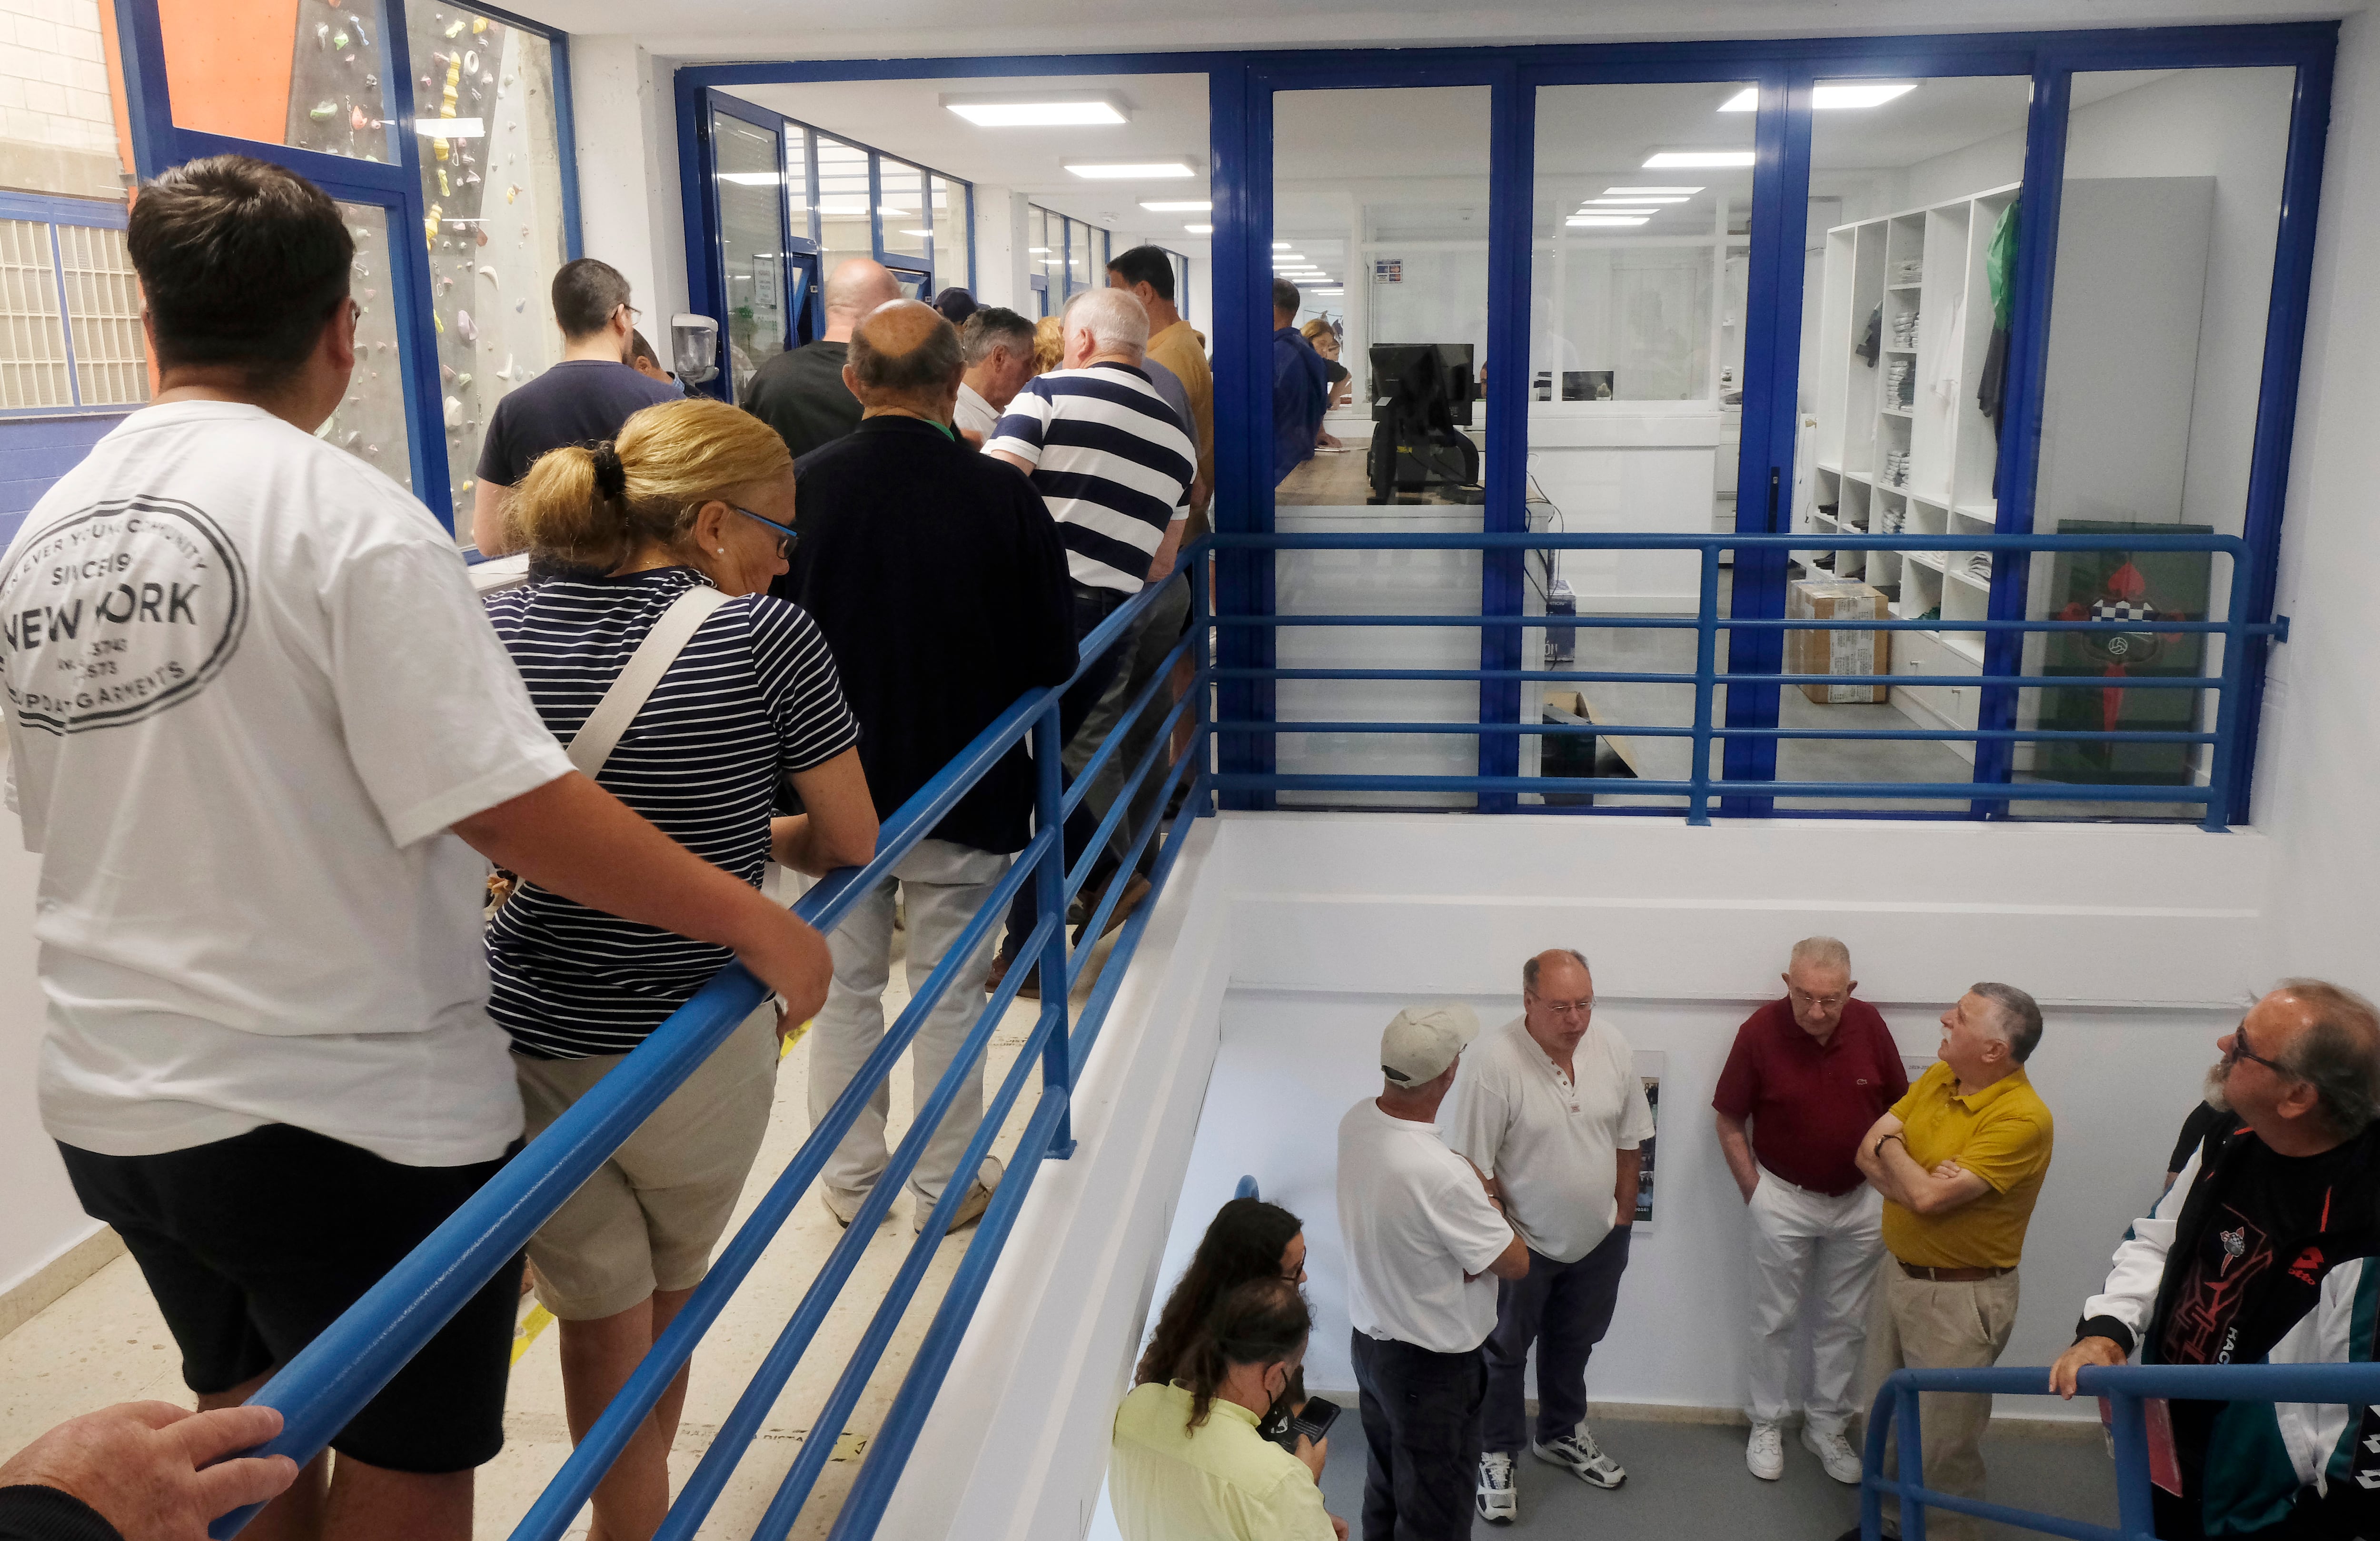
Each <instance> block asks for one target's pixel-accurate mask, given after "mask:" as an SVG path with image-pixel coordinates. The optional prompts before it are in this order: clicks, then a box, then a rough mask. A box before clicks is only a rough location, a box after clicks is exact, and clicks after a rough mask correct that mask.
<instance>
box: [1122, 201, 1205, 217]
mask: <svg viewBox="0 0 2380 1541" xmlns="http://www.w3.org/2000/svg"><path fill="white" fill-rule="evenodd" d="M1140 206H1141V207H1142V208H1144V209H1146V210H1147V211H1148V212H1150V213H1152V214H1203V213H1205V212H1207V211H1208V210H1209V209H1211V208H1213V207H1214V206H1215V204H1214V200H1212V199H1206V198H1170V199H1169V198H1160V199H1147V198H1144V199H1142V200H1140Z"/></svg>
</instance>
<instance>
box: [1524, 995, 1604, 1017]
mask: <svg viewBox="0 0 2380 1541" xmlns="http://www.w3.org/2000/svg"><path fill="white" fill-rule="evenodd" d="M1537 1004H1538V1005H1540V1006H1543V1007H1544V1008H1545V1009H1546V1010H1548V1011H1549V1012H1551V1013H1554V1015H1556V1016H1585V1015H1588V1014H1589V1013H1592V1012H1594V1010H1595V997H1593V996H1591V995H1590V996H1588V997H1587V998H1586V999H1585V1000H1584V1001H1547V1000H1543V999H1539V1000H1538V1001H1537Z"/></svg>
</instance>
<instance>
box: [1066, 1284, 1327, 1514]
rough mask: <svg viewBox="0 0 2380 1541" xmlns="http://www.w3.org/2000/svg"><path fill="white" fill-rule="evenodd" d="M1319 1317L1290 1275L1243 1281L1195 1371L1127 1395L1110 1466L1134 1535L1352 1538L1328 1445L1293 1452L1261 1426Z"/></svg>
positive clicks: (1211, 1329)
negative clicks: (1341, 1516)
mask: <svg viewBox="0 0 2380 1541" xmlns="http://www.w3.org/2000/svg"><path fill="white" fill-rule="evenodd" d="M1312 1322H1313V1318H1312V1317H1311V1315H1310V1314H1309V1313H1308V1311H1307V1309H1306V1305H1305V1299H1304V1297H1303V1296H1301V1295H1300V1294H1299V1293H1298V1292H1297V1287H1296V1286H1295V1285H1294V1284H1292V1283H1290V1282H1289V1281H1288V1280H1281V1279H1259V1280H1252V1281H1250V1282H1248V1283H1246V1284H1243V1285H1241V1286H1240V1287H1239V1288H1238V1289H1236V1290H1233V1292H1231V1293H1229V1294H1227V1295H1225V1296H1224V1297H1223V1298H1222V1300H1221V1301H1220V1302H1219V1303H1218V1304H1217V1305H1216V1307H1215V1314H1214V1317H1213V1318H1212V1320H1211V1321H1210V1323H1209V1326H1208V1331H1207V1334H1206V1336H1205V1337H1204V1339H1203V1340H1202V1341H1201V1342H1200V1343H1199V1345H1198V1348H1197V1349H1196V1351H1195V1352H1194V1353H1192V1355H1191V1365H1190V1366H1189V1373H1188V1375H1187V1377H1186V1378H1184V1379H1181V1380H1176V1381H1174V1382H1172V1384H1171V1385H1160V1384H1158V1383H1156V1382H1153V1381H1152V1382H1150V1383H1149V1384H1147V1385H1145V1386H1139V1387H1135V1389H1133V1392H1132V1394H1131V1395H1130V1396H1128V1397H1126V1398H1124V1400H1123V1406H1122V1407H1120V1408H1118V1409H1117V1410H1116V1418H1115V1438H1114V1443H1113V1447H1112V1450H1111V1454H1110V1457H1109V1466H1108V1497H1109V1501H1110V1502H1111V1505H1112V1506H1113V1508H1114V1511H1115V1517H1116V1525H1117V1528H1119V1529H1120V1530H1122V1531H1123V1535H1124V1541H1344V1538H1345V1536H1346V1534H1347V1527H1346V1525H1345V1524H1344V1523H1342V1522H1341V1521H1340V1520H1338V1519H1337V1518H1335V1517H1334V1516H1333V1515H1331V1514H1330V1512H1329V1511H1327V1510H1325V1509H1324V1508H1323V1507H1322V1490H1321V1489H1320V1488H1319V1487H1318V1486H1315V1483H1316V1481H1317V1480H1318V1478H1319V1476H1320V1475H1321V1472H1322V1462H1323V1460H1324V1457H1325V1456H1326V1454H1327V1453H1328V1450H1329V1445H1330V1442H1329V1441H1328V1440H1327V1439H1326V1440H1324V1441H1323V1442H1322V1443H1320V1444H1309V1443H1306V1442H1305V1441H1303V1440H1301V1441H1300V1443H1299V1450H1298V1453H1297V1454H1295V1455H1293V1454H1291V1453H1290V1452H1289V1451H1287V1450H1283V1449H1281V1447H1280V1446H1279V1445H1276V1444H1274V1443H1273V1442H1272V1441H1271V1440H1269V1439H1267V1438H1265V1437H1264V1436H1263V1435H1261V1434H1259V1433H1257V1425H1258V1424H1259V1423H1260V1422H1261V1421H1262V1420H1263V1418H1264V1416H1265V1414H1266V1413H1267V1412H1269V1410H1270V1409H1271V1407H1272V1405H1273V1402H1274V1400H1275V1399H1276V1398H1278V1397H1280V1396H1281V1394H1282V1393H1283V1392H1284V1391H1286V1390H1287V1389H1288V1387H1289V1384H1290V1380H1291V1378H1292V1377H1293V1375H1294V1374H1295V1373H1296V1370H1297V1366H1298V1365H1299V1364H1300V1363H1301V1362H1302V1361H1303V1360H1304V1359H1305V1339H1306V1334H1307V1332H1308V1331H1309V1330H1310V1329H1311V1327H1312Z"/></svg>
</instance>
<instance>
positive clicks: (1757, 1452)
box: [1743, 1424, 1785, 1482]
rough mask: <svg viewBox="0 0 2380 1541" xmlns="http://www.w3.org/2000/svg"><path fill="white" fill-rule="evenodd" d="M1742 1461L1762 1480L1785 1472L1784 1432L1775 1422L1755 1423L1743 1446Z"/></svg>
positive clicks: (1768, 1480) (1775, 1477)
mask: <svg viewBox="0 0 2380 1541" xmlns="http://www.w3.org/2000/svg"><path fill="white" fill-rule="evenodd" d="M1743 1463H1744V1464H1745V1465H1746V1466H1748V1467H1750V1468H1751V1469H1752V1474H1753V1475H1754V1476H1756V1477H1758V1478H1759V1479H1760V1480H1761V1481H1763V1482H1775V1481H1776V1480H1777V1479H1778V1478H1779V1477H1781V1476H1783V1475H1784V1474H1785V1434H1784V1431H1783V1430H1781V1429H1779V1427H1778V1426H1776V1425H1775V1424H1755V1425H1753V1426H1752V1438H1751V1439H1750V1440H1749V1441H1747V1442H1746V1443H1745V1445H1744V1447H1743Z"/></svg>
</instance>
